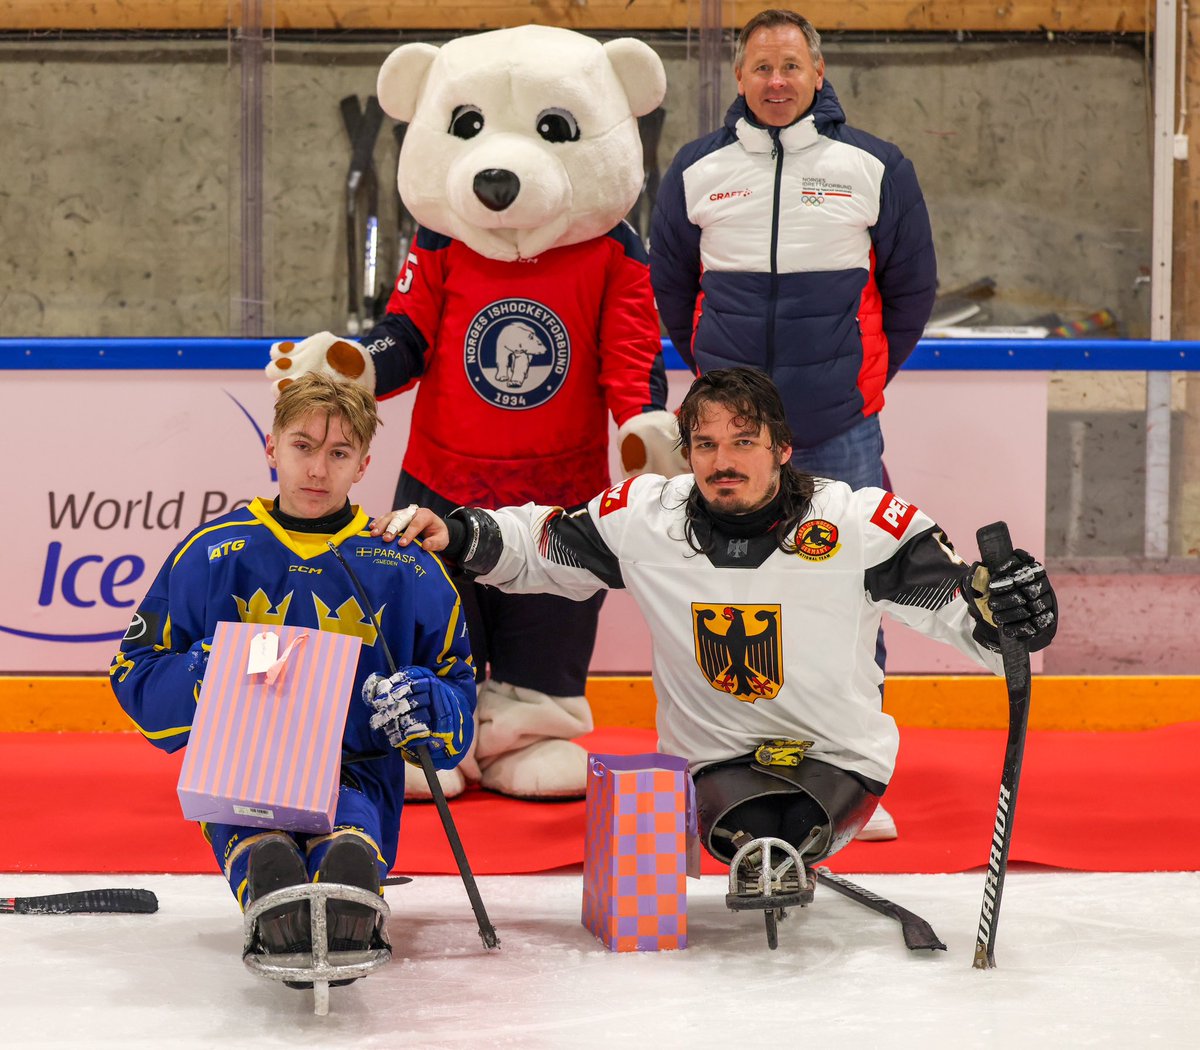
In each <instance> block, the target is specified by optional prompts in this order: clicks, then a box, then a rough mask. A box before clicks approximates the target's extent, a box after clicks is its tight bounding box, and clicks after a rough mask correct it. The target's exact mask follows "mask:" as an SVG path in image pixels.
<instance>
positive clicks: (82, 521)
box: [0, 391, 277, 643]
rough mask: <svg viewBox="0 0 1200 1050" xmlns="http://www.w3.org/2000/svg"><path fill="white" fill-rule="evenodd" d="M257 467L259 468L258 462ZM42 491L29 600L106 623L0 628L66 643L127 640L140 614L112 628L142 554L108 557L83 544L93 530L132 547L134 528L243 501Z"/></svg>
mask: <svg viewBox="0 0 1200 1050" xmlns="http://www.w3.org/2000/svg"><path fill="white" fill-rule="evenodd" d="M224 393H225V394H226V396H227V397H228V398H229V399H230V400H231V401H233V403H234V404H235V405H236V406H237V408H238V410H239V411H240V412H241V414H242V415H243V416H244V417H245V418H246V420H247V421H248V422H249V424H250V427H251V428H252V430H253V432H254V435H255V439H254V444H255V446H256V451H255V452H253V453H251V454H252V455H262V449H263V448H264V447H265V446H266V435H265V433H264V432H263V430H262V429H261V428H260V427H259V425H258V424H257V423H256V422H255V420H254V417H253V416H252V415H251V414H250V412H249V410H248V409H247V408H246V407H245V406H244V405H243V404H241V402H239V401H238V400H237V398H235V397H234V396H233V395H232V394H230V393H228V391H224ZM142 438H144V435H142ZM264 469H267V468H266V465H265V462H264ZM269 476H270V479H271V482H275V481H276V480H277V479H276V473H275V471H274V470H273V469H271V470H270V473H269ZM46 497H47V503H48V517H47V525H48V531H49V532H50V533H52V534H54V535H55V538H54V539H51V540H50V542H49V543H48V544H47V546H46V553H45V557H44V560H43V561H42V564H41V569H40V581H39V582H38V584H37V607H39V608H43V609H45V608H49V609H50V610H51V611H52V612H53V611H56V610H59V611H62V612H71V611H72V610H75V609H81V610H82V609H87V610H92V611H93V613H94V614H95V620H96V621H97V625H99V623H101V622H102V623H104V624H105V626H106V627H107V628H108V629H106V630H78V629H75V630H67V631H62V630H60V631H51V632H47V631H33V630H29V629H27V628H25V627H17V626H7V625H4V624H0V634H10V635H14V636H16V637H18V638H28V639H31V640H34V641H42V642H72V643H89V642H116V641H122V640H124V641H125V642H129V641H131V640H132V636H131V635H130V634H129V631H133V630H135V629H136V628H137V626H138V624H139V623H140V622H141V621H140V620H139V619H138V618H137V617H135V618H134V621H133V623H132V624H130V625H129V631H127V630H126V629H125V628H124V627H122V628H121V629H120V630H113V629H112V627H111V624H112V622H113V619H114V617H113V611H114V610H118V609H121V610H128V609H132V608H133V606H134V605H136V604H137V601H138V599H139V598H140V597H141V596H142V595H143V594H144V593H145V592H146V589H147V587H148V586H149V580H148V579H147V572H146V570H147V565H146V560H145V558H143V557H142V556H141V554H139V553H135V552H130V553H124V554H117V555H115V556H114V555H113V554H111V553H106V554H98V553H96V552H95V548H94V547H93V548H91V549H89V546H90V542H91V539H92V537H94V535H95V534H96V533H98V532H121V533H129V534H131V538H130V543H131V545H132V546H134V549H135V551H136V550H137V545H138V539H137V534H139V533H140V534H142V535H145V534H146V533H162V532H170V533H183V532H185V531H187V530H188V529H190V528H194V527H195V526H197V525H201V524H203V523H204V522H206V521H209V520H210V519H212V518H215V517H217V516H219V515H221V514H226V513H228V512H229V511H231V510H235V509H237V508H238V507H244V506H246V505H247V504H248V503H249V502H250V501H249V500H248V499H239V498H237V497H235V496H233V495H231V494H230V493H228V492H225V491H221V490H218V489H211V490H209V491H207V492H203V493H200V492H196V491H188V490H187V489H175V490H171V491H168V492H162V491H155V490H154V489H149V490H147V491H146V493H145V495H144V496H142V495H139V496H137V497H136V498H133V499H130V498H127V497H126V496H124V495H121V496H111V495H108V494H105V493H104V492H102V491H100V490H97V489H87V490H84V489H82V488H80V489H79V490H76V491H70V492H64V491H56V490H54V489H51V490H49V491H48V492H47V493H46ZM60 536H61V538H59V537H60ZM241 545H242V544H241V541H230V542H229V543H228V544H223V545H218V546H217V547H210V548H209V549H208V554H209V558H210V559H213V560H215V559H217V558H221V557H224V556H227V555H228V554H230V553H232V552H234V551H236V550H238V549H239V548H240V546H241ZM31 597H32V595H31ZM64 607H65V608H64ZM72 615H78V614H76V613H72ZM124 615H128V613H125V614H124ZM124 615H123V616H122V617H121V619H122V620H124Z"/></svg>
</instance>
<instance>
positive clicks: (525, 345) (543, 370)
mask: <svg viewBox="0 0 1200 1050" xmlns="http://www.w3.org/2000/svg"><path fill="white" fill-rule="evenodd" d="M463 365H464V367H465V368H466V372H467V380H468V381H469V382H470V384H471V389H472V390H474V391H475V393H477V394H478V395H479V396H480V397H481V398H483V400H484V401H486V402H487V403H488V404H489V405H495V406H497V407H498V408H510V409H513V410H515V411H518V412H520V411H523V410H525V409H527V408H537V407H538V406H539V405H544V404H545V403H546V402H547V401H549V400H550V399H551V398H552V397H553V396H554V395H555V394H557V393H558V392H559V391H560V390H561V389H562V386H563V383H564V382H565V381H566V378H567V369H569V368H570V366H571V338H570V336H569V335H568V334H567V326H566V325H565V324H563V322H562V320H561V319H560V318H559V316H558V315H557V314H556V313H554V311H553V310H550V309H549V308H548V307H546V306H543V305H542V304H541V303H538V302H534V301H533V300H532V299H499V300H497V301H496V302H494V303H489V304H488V305H487V306H485V307H484V308H483V309H482V310H480V311H479V313H477V314H476V315H475V318H474V320H472V321H471V323H470V325H469V326H468V327H467V335H466V340H465V341H464V344H463Z"/></svg>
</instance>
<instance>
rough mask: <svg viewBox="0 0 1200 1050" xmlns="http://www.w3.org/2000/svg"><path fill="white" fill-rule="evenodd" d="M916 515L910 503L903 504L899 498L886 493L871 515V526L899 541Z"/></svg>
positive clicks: (915, 510) (915, 509)
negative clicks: (876, 526) (877, 527)
mask: <svg viewBox="0 0 1200 1050" xmlns="http://www.w3.org/2000/svg"><path fill="white" fill-rule="evenodd" d="M916 513H917V508H916V507H914V506H913V505H912V504H911V503H905V502H904V500H902V499H901V498H900V497H899V496H893V495H892V494H891V493H890V492H888V493H885V494H884V497H883V499H881V500H880V501H879V506H878V507H876V508H875V513H874V514H872V515H871V524H872V525H878V526H879V528H881V529H883V531H884V532H886V533H888V534H889V535H891V536H895V537H896V539H900V537H901V536H903V535H904V530H905V529H907V528H908V523H909V522H910V521H912V519H913V515H914V514H916Z"/></svg>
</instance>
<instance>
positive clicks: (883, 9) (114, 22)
mask: <svg viewBox="0 0 1200 1050" xmlns="http://www.w3.org/2000/svg"><path fill="white" fill-rule="evenodd" d="M764 6H766V4H765V3H763V2H762V0H750V2H746V0H739V2H735V3H725V4H723V5H722V10H723V11H724V12H725V13H726V17H728V18H729V25H731V26H740V25H741V24H742V23H744V22H745V21H746V20H747V19H748V18H749V17H750V16H751V15H753V14H754V13H755V12H756V11H759V10H761V9H762V8H763V7H764ZM795 6H796V8H797V9H798V10H800V11H802V12H803V13H804V14H805V15H806V16H807V17H808V18H810V19H812V21H813V22H814V23H815V24H816V26H817V27H818V28H819V29H821V30H823V31H825V30H831V31H832V30H887V31H895V32H921V31H925V32H946V31H954V30H957V29H962V30H970V31H980V32H1025V31H1028V32H1039V31H1047V32H1059V33H1062V32H1081V33H1141V32H1144V31H1145V30H1146V28H1147V26H1148V25H1150V24H1152V22H1153V8H1154V5H1153V3H1146V2H1145V0H1057V2H1048V3H1047V2H1040V3H1039V2H1036V0H923V2H922V0H868V2H860V3H853V4H851V3H846V2H845V0H801V2H799V3H797V4H795ZM241 11H242V4H241V2H240V0H229V2H228V3H221V2H220V0H169V2H167V0H91V2H88V3H80V2H78V0H0V30H25V29H70V30H91V29H109V30H112V29H117V30H120V29H164V30H202V29H208V30H212V29H224V28H226V27H227V26H228V25H229V24H230V22H231V21H233V22H235V23H236V22H237V21H238V20H240V17H241ZM263 12H264V22H266V23H267V24H272V17H271V16H272V13H273V16H274V18H273V24H274V26H275V28H276V29H279V30H289V29H406V30H412V29H452V30H467V29H494V28H498V27H501V26H510V25H522V24H524V23H526V22H540V23H544V24H548V25H561V26H566V27H567V28H570V29H581V30H589V29H597V30H598V29H617V30H629V31H634V30H652V29H686V28H688V27H689V26H692V27H694V26H695V25H696V24H697V23H698V20H699V16H700V3H699V0H536V2H534V3H529V2H526V3H520V2H515V0H470V2H463V0H357V2H351V0H263Z"/></svg>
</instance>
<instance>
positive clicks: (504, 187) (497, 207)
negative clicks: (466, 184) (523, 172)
mask: <svg viewBox="0 0 1200 1050" xmlns="http://www.w3.org/2000/svg"><path fill="white" fill-rule="evenodd" d="M471 188H472V189H473V190H474V191H475V196H476V197H478V198H479V200H480V201H481V202H482V204H483V206H484V207H485V208H491V209H492V211H504V209H505V208H507V207H508V206H509V205H510V204H512V202H513V201H515V200H516V199H517V194H518V193H520V192H521V180H520V179H519V178H517V176H516V175H515V174H513V173H512V172H511V171H508V170H506V169H504V168H485V169H484V170H483V171H481V172H479V173H478V174H477V175H476V176H475V179H474V181H473V182H472V183H471Z"/></svg>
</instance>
